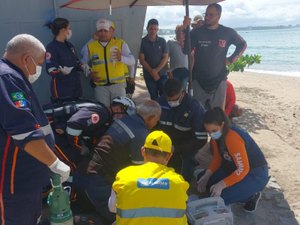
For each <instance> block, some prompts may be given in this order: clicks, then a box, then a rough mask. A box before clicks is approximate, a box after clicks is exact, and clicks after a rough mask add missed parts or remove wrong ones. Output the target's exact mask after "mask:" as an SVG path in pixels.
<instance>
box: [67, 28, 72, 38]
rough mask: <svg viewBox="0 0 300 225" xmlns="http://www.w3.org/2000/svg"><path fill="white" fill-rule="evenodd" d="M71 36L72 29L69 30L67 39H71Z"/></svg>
mask: <svg viewBox="0 0 300 225" xmlns="http://www.w3.org/2000/svg"><path fill="white" fill-rule="evenodd" d="M71 37H72V30H68V34H67V40H69V39H71Z"/></svg>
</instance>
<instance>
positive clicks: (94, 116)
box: [91, 113, 100, 124]
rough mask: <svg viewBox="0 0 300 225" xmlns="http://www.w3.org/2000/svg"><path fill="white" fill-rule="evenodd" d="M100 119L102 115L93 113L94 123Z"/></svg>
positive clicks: (92, 119)
mask: <svg viewBox="0 0 300 225" xmlns="http://www.w3.org/2000/svg"><path fill="white" fill-rule="evenodd" d="M99 120H100V117H99V115H98V114H97V113H93V114H92V116H91V121H92V124H96V123H98V122H99Z"/></svg>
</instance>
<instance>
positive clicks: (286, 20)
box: [145, 0, 300, 29]
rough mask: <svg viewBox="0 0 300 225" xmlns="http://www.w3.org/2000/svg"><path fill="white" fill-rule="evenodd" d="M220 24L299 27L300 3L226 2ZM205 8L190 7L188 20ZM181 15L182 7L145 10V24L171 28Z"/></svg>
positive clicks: (282, 0) (281, 0)
mask: <svg viewBox="0 0 300 225" xmlns="http://www.w3.org/2000/svg"><path fill="white" fill-rule="evenodd" d="M220 5H221V6H222V8H223V12H222V17H221V20H220V23H221V24H223V25H225V26H230V27H233V28H234V27H246V26H273V25H296V24H300V0H227V1H224V2H220ZM205 9H206V6H190V7H189V12H190V17H191V18H193V17H194V16H195V15H197V14H203V13H204V12H205ZM184 15H185V7H183V6H163V7H162V6H160V7H154V6H152V7H148V9H147V14H146V20H145V23H147V21H148V20H149V19H151V18H156V19H157V20H158V21H159V27H160V28H171V29H173V28H175V26H176V25H177V24H180V23H182V19H183V16H184Z"/></svg>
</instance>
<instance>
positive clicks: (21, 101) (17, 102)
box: [14, 100, 27, 108]
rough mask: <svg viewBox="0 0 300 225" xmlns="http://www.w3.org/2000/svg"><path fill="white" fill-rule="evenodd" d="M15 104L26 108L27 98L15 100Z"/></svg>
mask: <svg viewBox="0 0 300 225" xmlns="http://www.w3.org/2000/svg"><path fill="white" fill-rule="evenodd" d="M14 104H15V106H16V107H17V108H24V107H26V106H27V103H26V101H25V100H20V101H15V102H14Z"/></svg>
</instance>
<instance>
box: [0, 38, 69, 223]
mask: <svg viewBox="0 0 300 225" xmlns="http://www.w3.org/2000/svg"><path fill="white" fill-rule="evenodd" d="M44 58H45V47H44V46H43V44H42V43H41V42H40V41H39V40H38V39H36V38H35V37H33V36H31V35H28V34H20V35H17V36H15V37H13V38H12V39H11V40H10V41H9V42H8V43H7V45H6V49H5V53H4V56H3V58H2V59H1V60H0V102H1V105H2V106H1V109H0V224H5V225H32V224H37V223H38V220H39V218H40V216H41V206H42V188H43V187H44V186H46V185H48V184H49V182H50V170H51V171H52V172H54V173H57V174H59V175H61V177H62V182H64V181H66V180H67V179H68V176H69V173H70V168H69V167H68V166H67V165H65V164H64V163H63V162H61V161H60V160H59V159H58V158H57V157H56V156H55V154H54V153H53V152H52V149H54V136H53V133H52V130H51V127H50V125H49V123H48V120H47V118H46V116H45V114H44V112H43V110H42V107H41V105H40V103H39V102H38V99H37V96H36V95H35V93H34V91H33V88H32V86H31V83H33V82H34V81H36V80H37V79H38V77H39V76H40V74H41V70H42V67H41V65H42V64H43V63H44ZM49 169H50V170H49Z"/></svg>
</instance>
